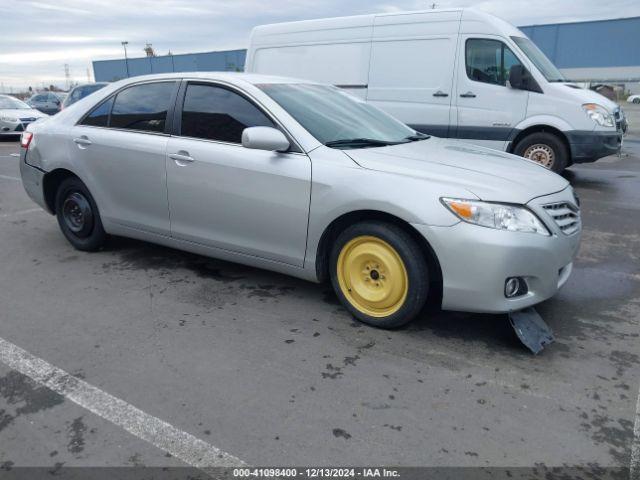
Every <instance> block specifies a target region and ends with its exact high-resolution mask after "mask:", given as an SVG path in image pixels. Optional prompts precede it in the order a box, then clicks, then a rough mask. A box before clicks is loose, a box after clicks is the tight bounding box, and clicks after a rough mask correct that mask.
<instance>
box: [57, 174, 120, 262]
mask: <svg viewBox="0 0 640 480" xmlns="http://www.w3.org/2000/svg"><path fill="white" fill-rule="evenodd" d="M55 208H56V216H57V218H58V225H60V230H62V233H63V234H64V236H65V237H66V238H67V240H69V243H71V245H73V246H74V247H75V248H77V249H78V250H82V251H86V252H93V251H96V250H99V249H100V248H101V247H102V246H103V245H104V242H105V240H106V237H107V234H106V233H105V231H104V228H102V222H101V221H100V214H99V212H98V207H97V205H96V202H95V201H94V200H93V197H92V196H91V193H89V190H88V189H87V187H86V186H85V184H84V183H82V182H81V181H80V179H78V178H76V177H71V178H67V179H66V180H63V181H62V183H61V184H60V186H59V187H58V191H57V192H56V200H55Z"/></svg>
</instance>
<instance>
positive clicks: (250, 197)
mask: <svg viewBox="0 0 640 480" xmlns="http://www.w3.org/2000/svg"><path fill="white" fill-rule="evenodd" d="M181 90H183V91H184V93H183V94H181V96H180V97H181V99H179V100H178V104H179V105H180V107H182V109H181V112H180V111H179V112H180V113H179V117H178V118H177V120H176V123H178V125H176V133H177V136H175V137H172V138H171V139H170V140H169V145H168V149H167V153H168V155H167V175H168V191H169V206H170V210H171V233H172V236H174V237H176V238H179V239H181V240H187V241H190V242H195V243H198V244H201V245H206V246H210V247H215V248H220V249H223V250H226V251H232V252H237V253H242V254H246V255H253V256H257V257H261V258H266V259H269V260H273V261H277V262H283V263H286V264H289V265H295V266H302V265H303V262H304V254H305V248H306V239H307V222H308V215H309V201H310V193H311V161H310V159H309V157H307V156H306V155H305V154H303V153H298V152H295V151H290V152H284V153H281V152H269V151H264V150H252V149H248V148H244V147H243V146H242V144H241V136H242V131H243V130H244V129H245V128H247V127H255V126H269V127H276V128H278V126H277V125H276V123H275V122H274V121H273V120H272V118H271V117H270V116H269V115H268V114H267V113H266V112H265V111H264V110H263V109H262V108H261V107H260V106H258V105H257V104H256V103H255V101H254V100H252V99H251V98H250V97H249V96H248V95H246V93H245V92H241V91H239V90H238V89H236V88H235V87H231V86H227V85H221V84H216V83H207V82H205V83H202V82H189V83H187V82H185V83H184V86H183V88H182V89H181Z"/></svg>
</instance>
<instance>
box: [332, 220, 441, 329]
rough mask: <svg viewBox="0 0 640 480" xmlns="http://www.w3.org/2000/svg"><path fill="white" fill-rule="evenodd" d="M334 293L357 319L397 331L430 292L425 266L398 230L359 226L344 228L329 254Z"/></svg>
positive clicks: (382, 225) (421, 256) (380, 225)
mask: <svg viewBox="0 0 640 480" xmlns="http://www.w3.org/2000/svg"><path fill="white" fill-rule="evenodd" d="M330 262H331V264H330V274H331V283H332V285H333V288H334V290H335V292H336V295H337V296H338V298H339V299H340V301H341V302H342V304H343V305H344V306H345V307H346V308H347V310H349V312H350V313H351V314H352V315H353V316H354V317H355V318H357V319H358V320H360V321H362V322H364V323H367V324H369V325H372V326H374V327H380V328H396V327H400V326H402V325H405V324H406V323H408V322H410V321H411V320H413V319H414V318H415V317H416V316H417V315H418V314H419V313H420V311H421V310H422V308H423V307H424V305H425V302H426V301H427V295H428V293H429V272H428V267H427V262H426V260H425V258H424V254H423V253H422V251H421V249H420V247H419V245H418V244H417V243H416V241H415V240H414V239H413V238H412V237H411V235H409V234H408V233H407V232H406V231H405V230H403V229H402V228H400V227H398V226H396V225H394V224H391V223H383V222H372V221H367V222H362V223H357V224H355V225H352V226H350V227H348V228H347V229H345V230H344V231H343V232H342V233H341V234H340V235H339V236H338V238H337V239H336V241H335V243H334V245H333V248H332V250H331V255H330Z"/></svg>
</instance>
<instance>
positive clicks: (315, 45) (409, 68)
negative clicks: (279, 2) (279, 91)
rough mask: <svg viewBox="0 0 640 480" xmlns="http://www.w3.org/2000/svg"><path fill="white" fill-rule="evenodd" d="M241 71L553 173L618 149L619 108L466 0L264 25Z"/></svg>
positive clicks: (257, 30) (511, 28)
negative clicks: (298, 83) (304, 85)
mask: <svg viewBox="0 0 640 480" xmlns="http://www.w3.org/2000/svg"><path fill="white" fill-rule="evenodd" d="M245 71H247V72H255V73H261V74H268V75H286V76H291V77H297V78H305V79H309V80H313V81H318V82H326V83H331V84H333V85H336V86H339V87H341V88H344V89H345V90H347V91H348V92H350V93H351V94H353V95H356V96H358V97H360V98H362V99H364V100H365V101H367V102H368V103H371V104H372V105H375V106H377V107H379V108H381V109H382V110H385V111H386V112H388V113H390V114H391V115H393V116H394V117H396V118H398V119H399V120H402V121H403V122H404V123H406V124H407V125H409V126H411V127H412V128H415V129H416V130H418V131H420V132H424V133H428V134H432V135H437V136H439V137H446V138H454V139H458V140H464V141H468V142H471V143H475V144H478V145H483V146H487V147H491V148H495V149H498V150H505V151H507V152H510V153H515V154H517V155H520V156H523V157H526V158H529V159H531V160H533V161H535V162H538V163H540V164H541V165H543V166H545V167H547V168H550V169H552V170H554V171H556V172H560V171H562V170H563V169H564V168H565V167H567V166H569V165H571V164H572V163H581V162H593V161H595V160H597V159H598V158H601V157H604V156H606V155H611V154H614V153H617V152H618V151H619V149H620V147H621V141H622V130H623V125H624V124H625V122H624V114H623V112H622V110H621V109H620V107H619V106H618V105H616V104H615V103H614V102H612V101H611V100H609V99H607V98H605V97H603V96H602V95H599V94H598V93H596V92H593V91H591V90H586V89H582V88H579V87H578V86H577V85H574V84H571V83H569V82H567V81H566V80H565V79H564V78H563V76H562V74H561V73H560V71H558V69H557V68H556V67H555V66H554V65H553V63H551V61H550V60H549V59H548V58H547V57H546V56H545V55H544V53H542V51H540V50H539V49H538V47H536V45H535V44H534V43H533V42H532V41H531V40H529V38H527V36H526V35H525V34H524V33H522V32H521V31H520V30H518V29H517V28H516V27H514V26H513V25H511V24H509V23H507V22H505V21H503V20H501V19H499V18H497V17H494V16H493V15H489V14H487V13H484V12H481V11H477V10H474V9H449V10H426V11H419V12H394V13H388V14H375V15H361V16H354V17H340V18H327V19H320V20H307V21H300V22H290V23H280V24H274V25H263V26H259V27H256V28H254V29H253V32H252V34H251V39H250V45H249V50H248V52H247V61H246V65H245Z"/></svg>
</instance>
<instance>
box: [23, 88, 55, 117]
mask: <svg viewBox="0 0 640 480" xmlns="http://www.w3.org/2000/svg"><path fill="white" fill-rule="evenodd" d="M27 103H28V104H29V105H30V106H31V107H33V108H35V109H36V110H40V111H41V112H42V113H46V114H47V115H55V114H56V113H58V112H59V111H60V108H61V105H62V98H61V95H60V94H58V93H57V92H42V93H36V94H35V95H32V96H31V98H29V100H27Z"/></svg>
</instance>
